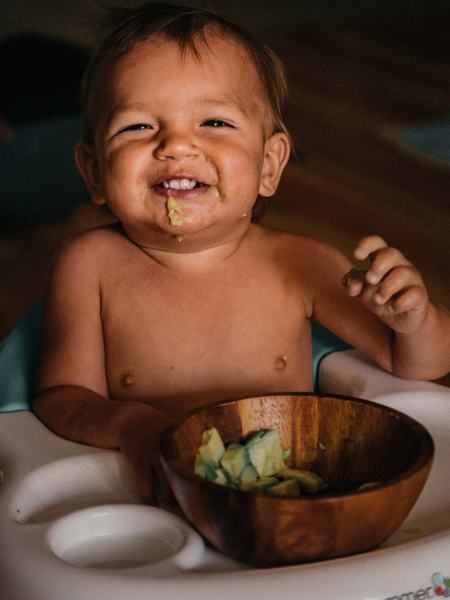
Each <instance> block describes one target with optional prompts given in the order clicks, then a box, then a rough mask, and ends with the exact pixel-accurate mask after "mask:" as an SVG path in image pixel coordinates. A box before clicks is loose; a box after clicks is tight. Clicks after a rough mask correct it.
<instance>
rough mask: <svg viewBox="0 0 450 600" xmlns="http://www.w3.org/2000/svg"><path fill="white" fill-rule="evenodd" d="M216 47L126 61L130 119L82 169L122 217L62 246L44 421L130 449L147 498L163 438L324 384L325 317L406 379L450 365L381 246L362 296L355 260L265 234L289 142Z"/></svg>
mask: <svg viewBox="0 0 450 600" xmlns="http://www.w3.org/2000/svg"><path fill="white" fill-rule="evenodd" d="M210 47H212V49H213V51H214V52H213V53H212V54H209V55H208V56H207V57H205V59H204V60H202V61H198V60H197V59H194V58H193V57H190V56H187V57H186V58H185V59H184V63H183V64H182V65H181V66H180V54H179V49H178V47H177V45H176V44H175V43H174V42H168V41H164V40H158V41H157V42H156V41H154V40H153V41H152V40H150V41H149V42H145V43H143V44H141V45H139V46H137V47H136V48H135V49H133V50H131V52H130V53H129V54H128V55H126V56H125V57H124V58H122V59H121V61H120V62H119V63H118V65H116V66H115V69H114V76H113V77H112V78H111V81H112V84H111V86H112V89H111V90H110V92H111V93H110V95H111V96H112V99H113V106H114V107H115V109H114V110H113V111H110V113H111V115H112V116H111V118H110V119H109V120H108V121H106V122H102V123H100V125H99V129H98V132H97V136H96V142H95V147H94V148H93V147H88V146H87V145H86V144H80V145H79V147H78V149H77V161H78V165H79V168H80V170H81V172H82V174H83V176H84V177H85V179H86V182H87V185H88V187H89V189H90V190H91V194H92V197H93V200H94V202H97V203H99V204H102V203H106V204H107V205H108V206H109V207H110V209H111V210H112V211H113V212H114V213H115V214H116V215H117V216H118V218H119V220H120V222H121V223H120V225H115V226H111V227H107V228H100V229H97V230H94V231H91V232H89V233H87V234H84V235H82V236H80V237H79V238H77V239H75V240H74V241H72V242H71V243H70V244H68V245H67V246H66V247H65V248H64V249H63V250H62V252H61V253H60V255H59V257H58V260H57V262H56V264H55V269H54V272H53V275H52V278H51V281H50V285H49V292H48V298H47V312H46V323H45V328H44V331H45V335H44V348H43V354H42V365H41V371H40V377H39V383H38V392H39V393H38V396H37V398H36V402H35V405H34V410H35V412H36V414H37V415H38V416H39V417H40V418H41V419H42V420H43V421H44V422H45V423H46V424H47V425H48V427H49V428H50V429H52V430H53V431H55V432H56V433H58V434H59V435H61V436H63V437H66V438H69V439H72V440H75V441H78V442H82V443H86V444H90V445H95V446H99V447H104V448H119V449H120V450H121V451H122V452H123V454H124V456H125V458H126V459H127V460H128V461H129V463H130V465H131V467H132V469H133V470H134V473H135V479H136V483H137V486H138V490H139V492H140V494H141V496H142V497H143V499H145V500H147V501H153V493H154V486H153V485H152V480H151V473H152V469H151V467H153V471H154V472H156V473H157V474H158V473H159V470H160V466H159V463H158V459H157V447H158V440H159V437H160V435H161V432H162V431H163V429H164V428H165V427H167V425H168V424H170V423H172V422H173V421H174V420H176V419H178V418H180V417H182V416H183V415H184V414H185V413H186V411H188V410H191V409H193V408H195V407H196V406H199V405H203V404H206V403H209V402H213V401H216V400H222V399H227V398H232V397H238V396H244V395H250V394H259V393H265V392H275V391H289V390H297V391H299V390H311V388H312V356H311V336H310V319H312V318H314V319H317V320H318V321H319V322H320V323H322V324H323V325H324V326H325V327H327V328H329V329H330V330H331V331H333V332H335V333H336V334H337V335H339V336H340V337H342V338H343V339H345V340H346V341H348V342H349V343H350V344H352V345H353V346H355V347H357V348H359V349H360V350H361V351H363V352H364V353H366V354H367V355H368V356H369V357H371V358H372V359H373V360H374V361H376V362H377V363H378V364H379V365H380V366H381V367H382V368H384V369H386V370H387V371H390V372H393V373H396V374H398V375H400V376H402V377H417V378H434V377H436V378H437V377H439V376H440V375H442V374H443V373H445V372H446V370H448V368H449V356H450V348H449V339H450V336H449V328H450V325H449V322H450V321H449V317H448V313H447V312H446V311H445V310H443V309H440V308H438V307H435V306H434V305H432V304H431V303H430V302H429V300H428V296H427V293H426V289H425V286H424V285H423V282H422V280H421V278H420V275H419V274H418V272H417V270H416V269H415V268H414V267H413V266H412V265H410V263H409V262H408V261H406V259H405V258H404V257H403V255H402V254H401V253H400V252H398V251H396V250H394V249H392V248H387V247H386V244H385V242H384V241H383V240H381V238H378V237H377V236H371V237H368V238H364V240H362V241H361V242H360V244H359V245H358V247H357V249H356V251H355V255H356V256H355V257H356V259H358V260H364V259H366V258H367V257H369V255H370V256H371V257H372V263H371V266H370V268H369V269H368V270H366V271H363V272H362V273H361V274H359V275H358V276H357V277H355V278H354V279H353V281H350V282H348V281H347V283H348V285H347V286H346V287H345V286H343V285H342V283H341V282H342V279H343V278H344V276H345V275H346V273H348V272H349V271H350V269H351V266H352V265H351V263H350V261H349V260H347V259H346V258H345V257H343V256H342V255H341V254H340V253H338V252H337V251H335V250H334V249H332V248H331V247H329V246H327V245H325V244H322V243H320V242H317V241H314V240H311V239H309V238H306V237H302V236H294V235H289V234H284V233H280V232H276V231H271V230H268V229H266V228H263V227H260V226H257V225H254V224H251V222H250V217H249V215H251V208H252V205H253V203H254V202H255V199H256V195H257V194H260V195H263V196H271V195H273V194H274V193H275V191H276V188H277V185H278V182H279V179H280V177H281V174H282V172H283V169H284V166H285V164H286V161H287V157H288V149H289V142H288V140H287V137H286V136H285V135H284V134H282V133H271V128H270V123H271V121H270V110H269V108H268V106H267V102H266V101H265V100H264V92H263V90H262V88H261V84H260V82H259V80H258V77H257V75H256V73H255V70H254V68H253V66H252V64H251V62H250V61H248V57H247V62H246V61H245V56H243V55H242V49H241V48H240V47H239V46H238V45H237V44H236V43H235V42H232V41H230V40H229V39H224V38H219V37H216V36H214V37H212V38H211V40H210ZM155 82H156V83H155ZM174 91H176V93H174ZM255 98H256V99H257V100H255ZM136 107H137V108H136ZM199 107H201V109H199ZM110 113H108V114H110ZM195 181H197V182H198V181H200V182H201V185H197V184H196V185H195V187H192V186H193V183H192V182H195ZM186 182H187V183H186ZM191 184H192V185H191ZM185 186H186V187H189V186H190V187H189V189H181V188H183V187H185ZM169 188H170V189H169ZM169 195H170V196H171V197H172V196H173V197H174V198H175V199H176V201H177V203H178V204H179V205H180V208H181V212H180V215H181V222H177V224H176V225H174V224H173V223H171V220H170V218H169V217H168V213H167V206H166V204H167V198H168V197H169ZM374 277H375V278H376V279H373V278H374ZM347 279H348V278H347ZM377 292H378V294H379V297H378V296H377V295H376V293H377ZM399 314H401V316H399ZM159 479H160V480H161V481H162V480H163V479H162V478H161V477H159Z"/></svg>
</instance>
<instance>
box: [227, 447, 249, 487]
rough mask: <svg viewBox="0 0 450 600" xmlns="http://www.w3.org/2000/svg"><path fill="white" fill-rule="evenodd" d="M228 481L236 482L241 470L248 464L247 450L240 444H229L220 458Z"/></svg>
mask: <svg viewBox="0 0 450 600" xmlns="http://www.w3.org/2000/svg"><path fill="white" fill-rule="evenodd" d="M220 464H221V465H222V468H223V470H224V471H225V474H226V476H227V478H228V479H229V480H230V481H233V482H238V481H239V476H240V474H241V472H242V470H243V469H244V468H245V467H246V466H247V465H248V456H247V450H246V449H245V447H244V446H243V445H242V444H233V443H232V444H229V445H228V446H227V448H226V450H225V453H224V455H223V456H222V458H221V460H220Z"/></svg>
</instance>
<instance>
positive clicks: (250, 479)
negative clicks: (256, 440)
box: [239, 464, 258, 491]
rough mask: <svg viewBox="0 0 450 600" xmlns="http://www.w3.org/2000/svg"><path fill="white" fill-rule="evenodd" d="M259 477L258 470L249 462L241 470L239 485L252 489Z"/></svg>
mask: <svg viewBox="0 0 450 600" xmlns="http://www.w3.org/2000/svg"><path fill="white" fill-rule="evenodd" d="M257 479H258V471H257V470H256V469H255V467H254V466H253V465H251V464H248V465H247V466H246V467H245V468H244V469H243V470H242V472H241V476H240V478H239V487H240V488H241V490H245V491H247V490H250V489H251V488H252V485H253V483H254V482H255V481H256V480H257Z"/></svg>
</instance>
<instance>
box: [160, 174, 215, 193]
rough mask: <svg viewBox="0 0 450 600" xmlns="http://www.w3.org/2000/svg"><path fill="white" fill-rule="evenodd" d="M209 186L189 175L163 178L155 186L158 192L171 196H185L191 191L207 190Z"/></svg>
mask: <svg viewBox="0 0 450 600" xmlns="http://www.w3.org/2000/svg"><path fill="white" fill-rule="evenodd" d="M208 187H209V186H208V185H207V184H206V183H203V182H202V181H199V180H197V179H191V178H188V177H173V178H168V179H162V180H161V181H159V182H158V183H156V185H155V186H154V189H155V191H156V192H157V193H159V194H161V195H163V196H165V197H169V196H173V197H177V196H180V197H181V196H185V195H189V193H190V192H191V193H192V192H194V193H195V192H198V191H206V189H207V188H208ZM202 188H203V189H202Z"/></svg>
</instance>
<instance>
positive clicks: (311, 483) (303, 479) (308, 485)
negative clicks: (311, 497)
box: [278, 468, 327, 494]
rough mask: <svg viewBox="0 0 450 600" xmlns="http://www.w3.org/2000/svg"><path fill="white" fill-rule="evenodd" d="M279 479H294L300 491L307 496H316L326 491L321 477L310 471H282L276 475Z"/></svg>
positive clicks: (288, 469)
mask: <svg viewBox="0 0 450 600" xmlns="http://www.w3.org/2000/svg"><path fill="white" fill-rule="evenodd" d="M278 475H279V476H280V477H281V479H283V480H287V481H289V480H290V479H296V480H297V481H298V483H299V486H300V490H301V491H302V492H306V493H307V494H317V492H322V491H323V490H325V489H326V487H327V485H326V483H325V482H324V481H323V479H322V478H321V477H319V476H318V475H316V473H313V472H312V471H304V470H301V469H290V468H287V469H284V470H283V471H280V473H279V474H278Z"/></svg>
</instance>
